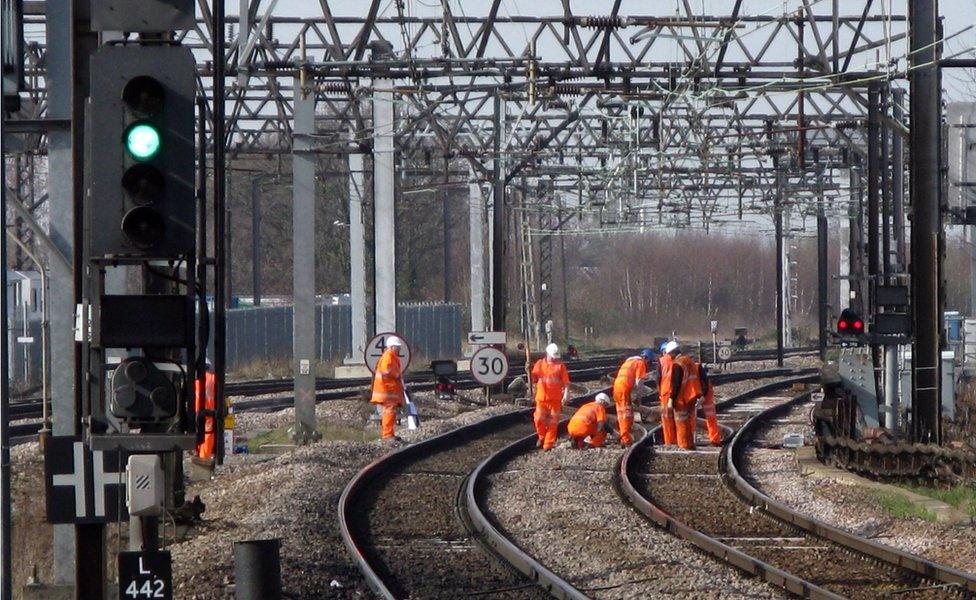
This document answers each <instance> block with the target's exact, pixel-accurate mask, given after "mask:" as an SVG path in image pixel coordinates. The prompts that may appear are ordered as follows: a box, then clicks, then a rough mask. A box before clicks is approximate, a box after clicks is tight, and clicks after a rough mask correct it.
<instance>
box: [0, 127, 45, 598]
mask: <svg viewBox="0 0 976 600" xmlns="http://www.w3.org/2000/svg"><path fill="white" fill-rule="evenodd" d="M3 140H6V136H0V231H7V208H6V206H7V176H6V173H7V163H6V157H7V154H6V144H5V143H4V141H3ZM38 268H39V269H41V270H42V271H41V272H42V273H43V267H42V266H41V265H38ZM8 331H9V329H8V328H7V239H6V236H3V237H0V332H2V334H0V335H2V337H3V340H0V600H13V597H14V595H13V558H12V556H13V554H12V553H11V548H10V544H11V531H12V530H13V520H12V518H13V511H12V510H11V501H10V363H9V362H8V360H9V357H10V348H9V347H8V346H7V344H8V342H9V341H10V336H9V335H7V332H8ZM41 376H42V377H44V373H41ZM41 401H42V402H44V401H46V399H45V398H41Z"/></svg>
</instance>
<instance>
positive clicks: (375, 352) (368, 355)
mask: <svg viewBox="0 0 976 600" xmlns="http://www.w3.org/2000/svg"><path fill="white" fill-rule="evenodd" d="M392 335H395V336H397V337H398V338H400V340H401V341H403V345H402V346H400V350H399V351H398V352H397V356H399V357H400V368H401V369H402V370H403V371H406V370H407V367H409V366H410V344H409V343H408V342H407V340H406V338H404V337H403V336H402V335H400V334H399V333H396V332H395V331H387V332H384V333H378V334H376V335H375V336H374V337H373V339H371V340H369V343H368V344H366V350H365V351H364V352H363V360H365V361H366V367H367V368H368V369H369V372H370V373H375V372H376V363H378V362H379V361H380V357H381V356H383V352H384V351H385V350H386V338H388V337H390V336H392Z"/></svg>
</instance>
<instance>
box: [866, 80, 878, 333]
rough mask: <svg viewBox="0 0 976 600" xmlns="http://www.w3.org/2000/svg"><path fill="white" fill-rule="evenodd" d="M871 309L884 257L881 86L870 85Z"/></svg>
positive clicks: (869, 222) (869, 216)
mask: <svg viewBox="0 0 976 600" xmlns="http://www.w3.org/2000/svg"><path fill="white" fill-rule="evenodd" d="M867 166H868V311H869V312H870V313H871V314H874V312H875V311H876V309H877V307H876V306H875V303H874V298H875V294H874V288H875V286H876V285H877V284H878V275H879V273H880V271H879V270H878V265H879V264H880V258H881V245H880V243H879V242H880V241H881V230H880V227H879V225H880V223H881V190H880V188H879V183H880V182H881V88H880V87H879V86H878V84H874V83H873V84H871V85H870V86H868V165H867Z"/></svg>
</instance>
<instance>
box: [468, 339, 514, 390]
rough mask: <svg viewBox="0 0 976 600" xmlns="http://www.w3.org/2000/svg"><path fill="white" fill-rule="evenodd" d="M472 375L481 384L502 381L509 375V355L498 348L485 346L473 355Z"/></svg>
mask: <svg viewBox="0 0 976 600" xmlns="http://www.w3.org/2000/svg"><path fill="white" fill-rule="evenodd" d="M471 375H473V376H474V379H475V381H477V382H478V383H480V384H481V385H495V384H496V383H501V382H502V381H503V380H504V379H505V376H506V375H508V357H507V356H505V353H504V352H503V351H501V350H499V349H498V348H492V347H491V346H485V347H484V348H481V349H480V350H478V351H477V352H475V353H474V356H472V357H471Z"/></svg>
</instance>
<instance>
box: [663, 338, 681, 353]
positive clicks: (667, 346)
mask: <svg viewBox="0 0 976 600" xmlns="http://www.w3.org/2000/svg"><path fill="white" fill-rule="evenodd" d="M677 349H678V342H676V341H675V340H671V341H670V342H668V343H667V344H665V345H664V351H665V352H667V353H668V354H670V353H672V352H674V351H675V350H677Z"/></svg>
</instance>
